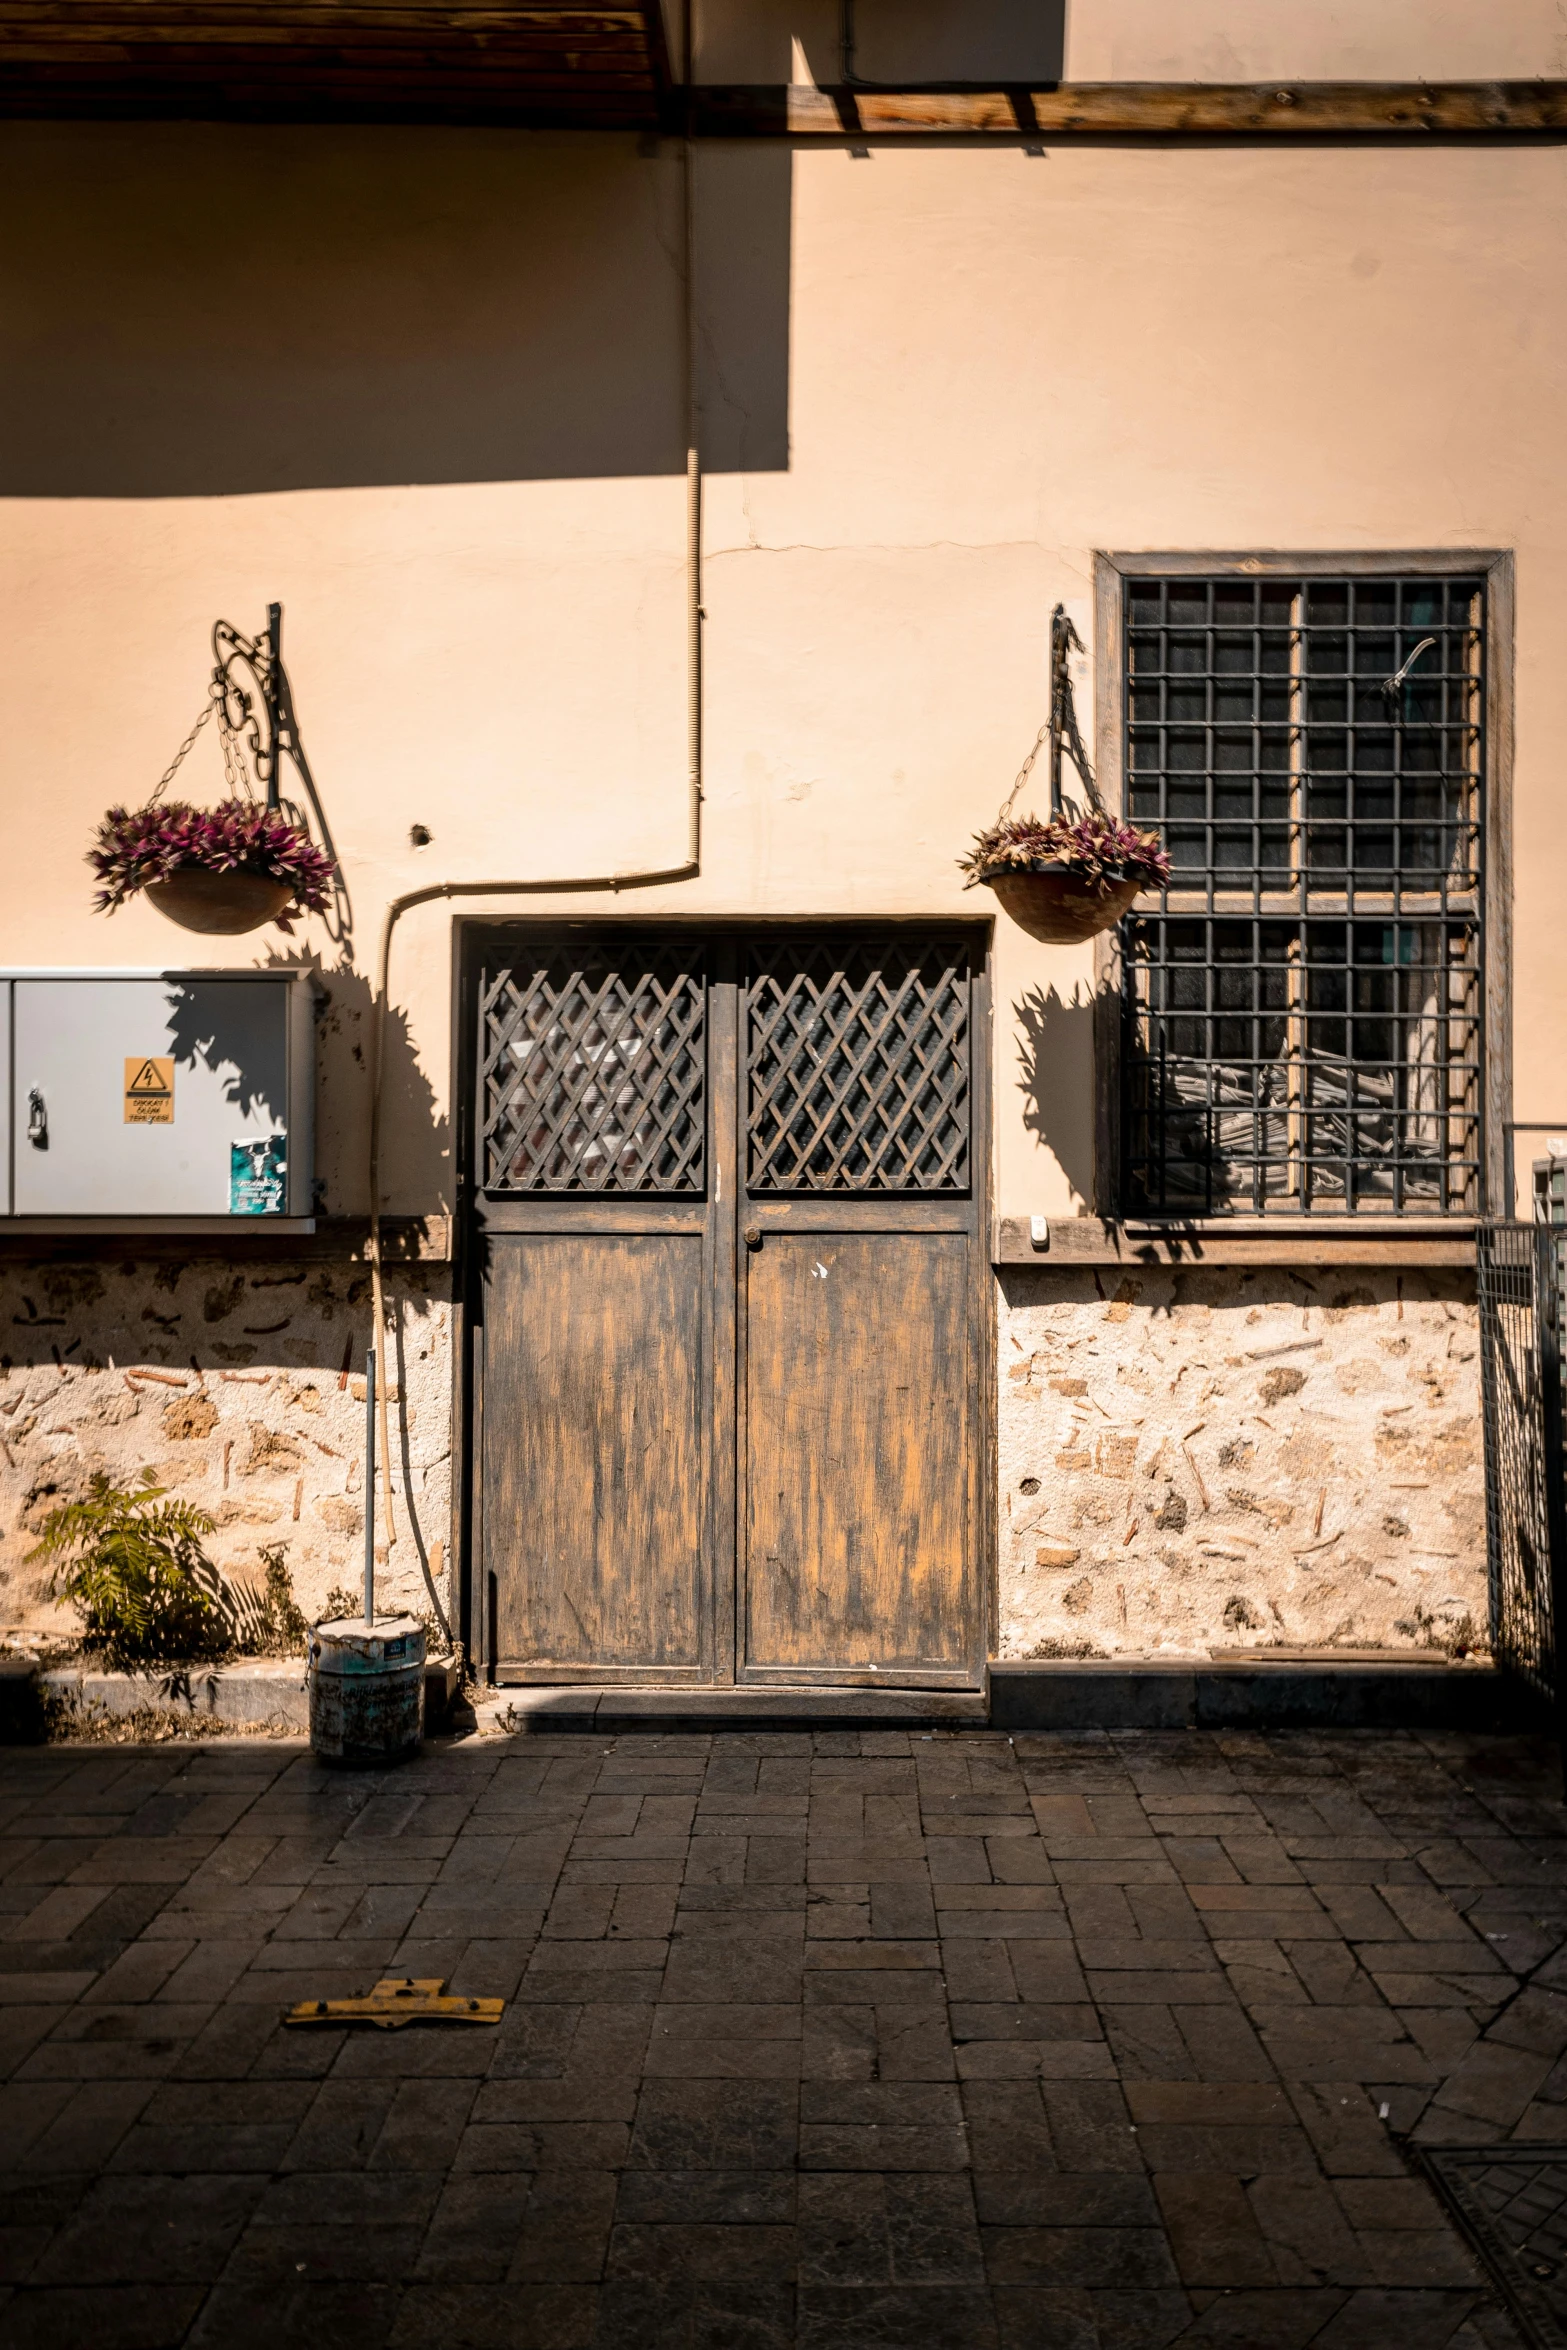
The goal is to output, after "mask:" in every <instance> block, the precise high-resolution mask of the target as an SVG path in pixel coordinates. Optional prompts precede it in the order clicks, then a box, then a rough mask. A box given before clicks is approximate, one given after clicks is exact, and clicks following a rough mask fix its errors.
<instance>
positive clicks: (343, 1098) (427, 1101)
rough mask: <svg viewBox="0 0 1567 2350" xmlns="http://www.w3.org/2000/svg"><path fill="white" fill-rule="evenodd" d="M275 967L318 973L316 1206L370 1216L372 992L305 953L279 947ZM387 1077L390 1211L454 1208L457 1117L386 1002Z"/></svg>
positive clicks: (354, 976)
mask: <svg viewBox="0 0 1567 2350" xmlns="http://www.w3.org/2000/svg"><path fill="white" fill-rule="evenodd" d="M263 968H264V969H265V970H268V971H314V972H315V973H316V975H317V978H318V980H319V982H320V986H321V1000H320V1001H319V1002H318V1007H317V1014H316V1187H317V1188H316V1203H317V1210H318V1213H320V1214H322V1215H327V1216H364V1215H368V1213H369V1210H370V1178H369V1169H368V1166H367V1164H366V1160H365V1149H366V1137H367V1136H368V1134H369V1130H370V1124H369V1122H370V1048H371V1018H370V1014H371V1008H372V1006H373V1004H374V1001H375V990H374V988H373V987H372V986H371V984H370V981H369V979H368V977H367V976H366V975H365V973H364V972H362V971H356V970H355V969H354V968H353V967H352V965H350V964H347V963H338V964H333V965H331V966H330V967H323V965H322V963H321V960H320V958H319V956H317V955H313V954H311V953H310V952H309V950H308V949H306V948H303V947H296V948H284V947H273V948H271V949H270V950H269V951H268V954H267V958H266V961H265V964H264V965H263ZM382 1050H383V1051H384V1053H385V1055H386V1063H385V1068H386V1074H385V1077H384V1079H383V1082H382V1089H381V1097H382V1103H383V1110H384V1131H385V1132H386V1133H387V1134H388V1135H389V1136H395V1137H396V1147H395V1154H394V1159H393V1166H392V1174H393V1178H394V1180H395V1186H396V1188H395V1190H392V1191H391V1192H390V1196H389V1197H387V1198H386V1200H385V1203H384V1204H385V1207H386V1210H387V1213H388V1214H390V1215H397V1214H399V1213H402V1212H404V1210H403V1207H402V1204H401V1203H402V1202H405V1201H418V1202H419V1203H420V1204H421V1208H428V1207H429V1206H430V1205H432V1204H436V1203H438V1204H439V1205H440V1206H441V1207H442V1208H449V1207H450V1206H451V1204H452V1202H451V1192H452V1181H451V1164H452V1150H451V1120H450V1118H449V1117H448V1115H447V1113H446V1111H445V1110H443V1109H442V1108H441V1107H440V1105H439V1104H438V1103H437V1101H436V1098H435V1090H434V1088H433V1086H432V1085H431V1083H430V1080H429V1078H428V1077H427V1076H426V1074H425V1071H424V1068H423V1065H422V1063H421V1062H420V1059H419V1052H418V1048H417V1046H416V1045H415V1043H414V1038H413V1032H412V1030H411V1028H410V1027H409V1024H408V1015H407V1013H406V1012H405V1011H404V1010H403V1009H402V1007H401V1006H400V1005H398V1004H389V1005H388V1006H387V1012H386V1025H385V1030H384V1034H383V1038H382Z"/></svg>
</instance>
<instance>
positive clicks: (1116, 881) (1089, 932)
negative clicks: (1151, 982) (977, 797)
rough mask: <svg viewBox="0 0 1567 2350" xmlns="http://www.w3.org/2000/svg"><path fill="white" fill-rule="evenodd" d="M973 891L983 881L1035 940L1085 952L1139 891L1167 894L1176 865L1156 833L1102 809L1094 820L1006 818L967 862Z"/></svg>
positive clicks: (1091, 814) (1092, 813)
mask: <svg viewBox="0 0 1567 2350" xmlns="http://www.w3.org/2000/svg"><path fill="white" fill-rule="evenodd" d="M960 863H961V865H962V868H963V870H964V872H965V873H967V875H968V876H969V878H968V880H967V881H966V882H965V883H964V887H965V888H966V889H972V888H973V887H974V886H975V884H976V883H979V882H983V883H984V884H985V885H986V887H987V888H990V889H993V890H994V891H995V893H996V896H997V898H998V900H999V901H1000V903H1001V905H1002V906H1003V907H1004V908H1005V910H1006V912H1007V913H1008V914H1010V915H1011V917H1012V919H1013V921H1014V922H1016V923H1017V925H1018V927H1019V928H1020V929H1022V930H1026V931H1027V932H1028V934H1029V936H1030V937H1031V938H1039V939H1044V940H1046V941H1047V942H1048V943H1049V944H1050V945H1052V946H1077V945H1080V944H1081V943H1082V941H1083V940H1085V939H1090V938H1094V937H1096V936H1097V935H1098V933H1099V932H1100V931H1101V930H1109V929H1110V928H1111V927H1112V926H1113V925H1114V924H1115V923H1117V922H1119V920H1120V919H1121V916H1122V915H1123V914H1124V913H1126V912H1127V911H1128V910H1129V909H1130V907H1131V905H1132V902H1133V900H1134V899H1135V898H1136V896H1137V894H1138V892H1139V890H1144V889H1159V888H1162V887H1163V886H1164V884H1165V883H1166V882H1167V881H1168V880H1169V878H1170V860H1169V857H1168V856H1167V855H1166V854H1165V852H1164V850H1163V849H1161V848H1160V846H1159V837H1158V834H1157V833H1153V832H1138V831H1136V830H1134V829H1133V827H1132V826H1131V825H1129V824H1122V823H1120V822H1119V821H1118V820H1117V818H1115V817H1114V816H1112V815H1110V814H1109V813H1108V812H1107V811H1106V810H1104V809H1100V808H1094V809H1090V810H1089V811H1088V812H1087V813H1086V814H1077V813H1075V812H1074V813H1072V814H1070V815H1061V816H1053V817H1052V818H1051V819H1050V820H1049V822H1048V823H1045V822H1042V821H1041V819H1040V818H1039V817H1037V816H1013V817H1003V818H1001V819H1000V820H998V822H996V823H995V824H993V825H992V826H991V827H990V829H989V831H988V832H982V833H980V834H978V835H977V837H976V839H975V842H974V847H973V851H972V853H971V854H970V855H969V856H967V857H964V858H962V859H960Z"/></svg>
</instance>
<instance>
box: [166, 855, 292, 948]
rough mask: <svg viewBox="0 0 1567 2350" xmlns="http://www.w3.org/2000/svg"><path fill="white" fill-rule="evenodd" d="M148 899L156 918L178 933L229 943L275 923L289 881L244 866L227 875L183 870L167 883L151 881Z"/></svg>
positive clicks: (288, 895) (288, 896) (206, 869)
mask: <svg viewBox="0 0 1567 2350" xmlns="http://www.w3.org/2000/svg"><path fill="white" fill-rule="evenodd" d="M147 895H148V897H150V898H151V900H152V902H153V904H154V905H155V906H156V907H157V909H158V911H159V913H160V914H167V916H168V918H169V920H170V921H171V922H177V923H178V924H179V926H180V928H181V929H182V930H204V931H206V932H208V933H209V934H210V935H214V936H220V937H225V938H232V937H233V936H234V935H235V934H236V933H237V932H239V931H241V930H259V929H260V928H261V925H262V924H263V923H264V922H275V921H276V920H277V918H278V916H279V914H281V913H282V911H283V908H284V907H285V906H286V905H287V904H288V903H289V901H290V900H291V899H292V897H293V895H294V892H293V889H292V887H291V885H290V884H289V883H288V882H286V881H274V879H273V878H272V875H271V874H270V873H253V872H251V871H249V870H248V868H246V867H245V866H243V865H236V866H235V867H234V869H233V871H232V872H229V873H214V872H212V871H211V869H210V868H209V867H208V866H205V865H182V866H181V867H180V869H179V871H178V872H177V873H171V874H170V875H169V878H168V880H167V881H149V882H148V884H147Z"/></svg>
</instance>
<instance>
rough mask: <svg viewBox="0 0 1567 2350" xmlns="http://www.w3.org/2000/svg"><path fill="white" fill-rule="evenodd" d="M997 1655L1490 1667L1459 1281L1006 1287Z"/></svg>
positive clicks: (1471, 1380) (1093, 1279)
mask: <svg viewBox="0 0 1567 2350" xmlns="http://www.w3.org/2000/svg"><path fill="white" fill-rule="evenodd" d="M999 1337H1000V1388H1001V1401H1000V1485H1001V1562H1002V1564H1001V1653H1002V1654H1003V1655H1004V1656H1010V1657H1022V1656H1052V1655H1057V1656H1059V1655H1086V1656H1093V1655H1118V1654H1128V1653H1130V1654H1147V1653H1149V1652H1150V1651H1155V1650H1164V1651H1166V1652H1176V1653H1183V1654H1190V1653H1192V1652H1194V1651H1196V1652H1200V1651H1202V1650H1203V1649H1206V1648H1210V1647H1228V1648H1234V1647H1236V1646H1249V1645H1263V1646H1266V1645H1270V1644H1271V1645H1274V1646H1280V1645H1284V1646H1335V1645H1338V1646H1346V1647H1347V1646H1356V1647H1358V1646H1374V1647H1386V1648H1412V1649H1420V1648H1426V1649H1432V1648H1434V1649H1442V1650H1446V1651H1448V1652H1450V1653H1451V1652H1454V1651H1459V1650H1464V1649H1468V1648H1470V1647H1473V1646H1475V1645H1480V1646H1483V1645H1484V1642H1485V1636H1486V1573H1485V1480H1484V1465H1483V1458H1482V1444H1481V1427H1480V1405H1479V1376H1478V1373H1479V1364H1478V1352H1479V1342H1478V1335H1477V1329H1476V1321H1475V1309H1474V1283H1473V1276H1472V1275H1470V1274H1468V1273H1450V1272H1441V1273H1437V1272H1404V1273H1392V1272H1362V1271H1360V1270H1359V1269H1356V1270H1355V1271H1353V1272H1348V1273H1335V1272H1331V1271H1318V1270H1312V1271H1296V1270H1287V1271H1285V1270H1272V1271H1257V1272H1252V1271H1245V1272H1241V1271H1224V1270H1219V1269H1217V1268H1215V1269H1212V1270H1207V1269H1191V1270H1187V1269H1184V1268H1182V1269H1170V1268H1163V1269H1152V1270H1149V1271H1146V1272H1139V1273H1137V1274H1135V1275H1130V1276H1127V1277H1124V1278H1123V1277H1121V1276H1119V1275H1117V1274H1116V1273H1114V1272H1113V1271H1112V1272H1110V1273H1108V1274H1097V1275H1096V1274H1095V1273H1093V1272H1091V1271H1074V1272H1065V1271H1062V1272H1057V1273H1052V1272H1049V1271H1040V1272H1037V1273H1036V1272H1034V1271H1032V1270H1028V1271H1023V1272H1017V1273H1012V1272H1009V1273H1007V1274H1006V1275H1005V1276H1004V1277H1003V1301H1002V1309H1001V1318H1000V1332H999Z"/></svg>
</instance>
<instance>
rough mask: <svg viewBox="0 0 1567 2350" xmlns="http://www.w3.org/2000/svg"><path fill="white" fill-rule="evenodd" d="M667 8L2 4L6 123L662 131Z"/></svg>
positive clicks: (545, 2)
mask: <svg viewBox="0 0 1567 2350" xmlns="http://www.w3.org/2000/svg"><path fill="white" fill-rule="evenodd" d="M668 89H669V74H668V62H667V58H666V56H665V51H664V37H663V25H662V18H661V15H660V11H659V7H658V0H621V4H619V5H614V4H611V5H607V6H600V7H591V6H583V5H580V4H578V5H563V4H562V0H491V4H489V5H479V6H457V5H451V4H450V0H449V4H447V5H444V6H436V5H431V4H429V0H422V4H409V0H403V4H401V5H396V6H378V5H370V4H369V0H0V114H8V115H13V116H14V115H30V116H50V115H56V116H72V115H76V116H80V115H88V116H117V115H118V116H126V115H129V116H142V117H179V116H207V117H212V116H219V117H222V116H230V117H240V118H250V119H263V120H265V119H273V120H288V119H306V120H308V119H322V120H330V119H354V118H359V119H368V120H376V119H382V120H386V119H396V120H408V121H421V120H422V121H483V120H490V121H497V120H499V121H516V122H542V123H566V124H570V125H574V126H581V127H586V128H619V127H636V126H644V127H647V126H652V125H654V124H656V123H657V122H658V121H659V119H660V116H661V113H662V110H663V108H664V106H665V104H666V102H667V95H668Z"/></svg>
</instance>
